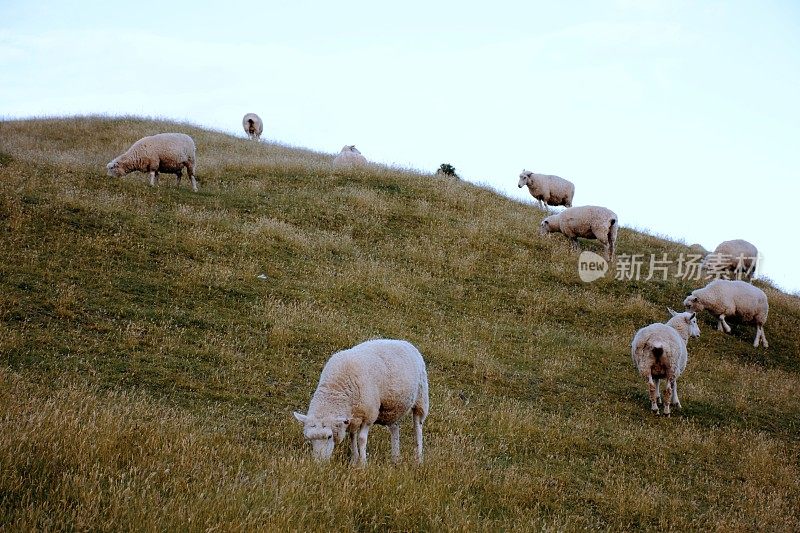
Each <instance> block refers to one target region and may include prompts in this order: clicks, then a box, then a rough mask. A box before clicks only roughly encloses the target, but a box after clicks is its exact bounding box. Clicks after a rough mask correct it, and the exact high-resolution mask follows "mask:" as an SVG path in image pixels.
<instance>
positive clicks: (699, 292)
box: [683, 279, 769, 348]
mask: <svg viewBox="0 0 800 533" xmlns="http://www.w3.org/2000/svg"><path fill="white" fill-rule="evenodd" d="M683 305H684V307H686V310H687V311H694V312H696V313H699V312H700V311H702V310H704V309H705V310H707V311H708V312H710V313H711V314H712V315H714V316H716V317H717V329H718V330H719V331H724V332H725V333H730V332H731V327H730V326H729V325H728V323H727V322H725V317H727V316H737V317H739V318H740V319H741V320H742V322H745V323H748V324H755V325H756V338H755V340H754V341H753V346H755V347H756V348H758V345H759V342H763V344H764V348H769V343H768V342H767V337H766V335H764V324H765V323H766V322H767V315H769V302H768V301H767V295H766V294H764V291H762V290H761V289H759V288H758V287H756V286H754V285H751V284H750V283H747V282H745V281H740V280H733V281H731V280H726V279H715V280H713V281H712V282H711V283H709V284H708V285H706V286H705V287H703V288H702V289H695V290H693V291H692V294H690V295H689V296H687V297H686V299H685V300H684V301H683Z"/></svg>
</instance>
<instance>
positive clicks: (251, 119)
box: [242, 113, 264, 141]
mask: <svg viewBox="0 0 800 533" xmlns="http://www.w3.org/2000/svg"><path fill="white" fill-rule="evenodd" d="M242 127H243V128H244V132H245V134H247V136H248V137H249V138H251V139H253V140H254V141H257V140H259V139H260V138H261V133H262V132H263V131H264V123H263V122H261V117H259V116H258V115H256V114H255V113H248V114H246V115H245V116H244V118H242Z"/></svg>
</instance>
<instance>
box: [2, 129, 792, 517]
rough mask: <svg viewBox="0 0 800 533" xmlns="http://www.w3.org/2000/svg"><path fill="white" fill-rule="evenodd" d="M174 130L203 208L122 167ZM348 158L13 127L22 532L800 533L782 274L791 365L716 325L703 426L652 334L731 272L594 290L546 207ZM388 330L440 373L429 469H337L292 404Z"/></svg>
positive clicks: (750, 333) (6, 430)
mask: <svg viewBox="0 0 800 533" xmlns="http://www.w3.org/2000/svg"><path fill="white" fill-rule="evenodd" d="M161 131H183V132H186V133H189V134H190V135H192V136H193V137H194V138H195V141H196V143H197V147H198V171H197V173H198V176H199V180H200V192H199V193H197V194H194V193H192V192H191V191H190V190H189V188H188V187H187V185H186V183H185V180H184V183H182V185H181V187H176V185H175V181H174V178H170V177H169V176H162V179H161V183H160V185H159V186H158V187H157V188H149V187H148V186H147V185H146V176H144V175H142V174H138V173H137V174H131V175H128V176H126V177H124V178H121V179H114V178H108V177H106V176H105V164H106V163H107V162H108V161H110V160H111V159H112V158H113V157H115V156H116V155H119V154H120V153H121V152H123V151H124V150H125V149H126V148H127V147H128V146H129V145H130V144H131V143H132V142H134V141H135V140H137V139H138V138H140V137H142V136H144V135H149V134H153V133H157V132H161ZM330 160H331V156H330V155H327V154H319V153H315V152H311V151H306V150H301V149H296V148H290V147H286V146H281V145H276V144H269V143H254V142H250V141H246V140H244V139H241V138H234V137H231V136H228V135H225V134H222V133H218V132H214V131H208V130H203V129H200V128H197V127H195V126H192V125H189V124H175V123H170V122H165V121H158V120H144V119H137V118H119V119H109V118H97V117H86V118H69V119H42V120H29V121H4V122H0V257H1V258H2V261H0V413H1V415H0V435H1V436H0V524H5V525H6V526H7V527H8V528H9V529H11V530H30V529H37V530H108V531H112V530H113V531H117V530H130V529H136V530H154V531H156V530H158V531H163V530H204V529H212V528H216V529H222V530H242V531H252V530H286V529H292V530H300V529H310V530H320V529H333V528H345V529H351V530H352V529H356V530H386V529H389V530H418V529H421V530H442V529H448V530H471V531H472V530H502V529H505V530H541V529H549V530H575V529H587V528H588V529H612V530H632V529H645V530H656V529H659V530H663V529H671V530H687V529H691V530H699V529H722V530H777V531H789V530H798V529H800V461H799V460H798V459H799V458H800V453H799V452H800V444H799V443H800V395H798V394H797V390H798V386H800V335H798V333H797V332H798V330H800V300H798V298H797V297H796V296H791V295H786V294H783V293H781V292H779V291H777V290H776V289H774V288H772V287H771V286H770V285H769V284H768V283H763V282H759V283H758V284H759V286H761V287H762V288H764V290H765V291H766V292H767V294H768V295H769V298H770V317H769V321H768V323H767V325H766V334H767V338H768V339H769V342H770V348H769V349H768V350H764V349H755V348H753V347H752V340H753V337H754V335H755V331H754V327H753V326H749V325H742V324H736V323H735V322H734V323H732V326H733V334H732V335H723V334H721V333H719V332H717V331H716V330H715V329H714V325H715V321H714V319H713V318H712V317H711V316H710V315H707V314H706V315H703V316H701V321H700V322H701V324H700V325H701V330H702V336H701V337H700V338H699V339H696V340H692V341H691V342H690V345H689V353H690V359H689V365H688V368H687V370H686V372H685V374H684V375H683V376H682V377H681V379H680V380H679V386H680V392H681V400H682V404H683V406H684V407H683V410H681V411H678V412H677V414H675V415H673V417H672V418H658V417H654V416H652V415H651V414H650V413H649V404H648V400H647V393H646V388H645V384H644V383H643V382H641V381H640V378H639V377H638V376H637V375H636V373H635V371H634V369H633V367H632V364H631V361H630V348H629V345H630V340H631V338H632V337H633V334H634V333H635V331H636V330H637V329H638V328H640V327H642V326H644V325H647V324H649V323H651V322H654V321H665V320H666V318H667V313H666V307H667V306H671V307H674V308H679V307H680V305H681V302H682V300H683V298H684V297H685V295H686V294H687V293H688V292H689V291H690V290H691V289H692V288H695V287H697V286H699V285H700V284H702V282H689V281H683V280H680V279H670V280H668V281H658V282H656V281H649V282H645V281H639V282H622V281H616V280H613V279H610V277H609V279H603V280H600V281H598V282H595V283H591V284H584V283H582V282H581V281H580V280H579V279H578V276H577V271H576V266H577V254H576V253H574V252H572V251H571V250H570V249H569V245H568V242H567V240H566V239H564V238H560V236H558V235H551V236H541V235H539V234H538V232H537V226H538V222H539V221H540V220H541V218H542V216H543V212H542V211H539V210H537V209H536V208H534V207H532V206H531V205H530V204H523V203H520V202H516V201H513V200H511V199H508V198H504V197H502V196H500V195H498V194H496V193H495V192H493V191H490V190H487V189H484V188H481V187H477V186H474V185H471V184H469V183H466V182H461V181H454V180H448V179H444V178H441V179H440V178H436V177H433V176H431V175H421V174H419V173H414V172H408V171H404V170H402V169H393V168H386V167H382V166H377V165H375V166H369V167H366V168H364V169H357V170H350V171H343V170H336V169H334V168H332V167H331V166H330ZM509 179H511V180H513V179H514V177H510V178H509ZM616 210H617V212H618V213H620V215H621V216H622V219H623V220H622V221H623V223H624V222H625V220H624V210H623V208H622V207H621V206H617V207H616ZM655 229H657V228H655ZM619 239H620V240H619V244H618V253H621V254H625V253H628V254H631V253H644V254H647V255H648V256H649V254H650V253H656V254H661V253H665V252H666V253H669V254H670V255H674V254H678V253H681V252H687V251H688V248H687V247H686V246H684V245H682V244H679V243H675V242H670V241H668V240H665V239H662V238H659V237H656V236H652V235H648V234H645V233H641V232H637V231H633V230H630V229H625V228H623V229H622V230H621V231H620V238H619ZM583 244H584V246H585V247H586V248H588V249H592V250H595V251H599V250H600V248H599V247H598V246H597V245H596V243H593V242H588V241H587V242H584V243H583ZM262 273H264V274H266V275H267V279H266V280H261V279H259V278H258V277H257V276H258V275H259V274H262ZM375 336H385V337H397V338H404V339H407V340H409V341H411V342H413V343H414V344H415V345H417V346H418V347H419V348H420V350H421V351H422V353H423V354H424V356H425V358H426V361H427V362H428V370H429V376H430V384H431V414H430V417H429V419H428V422H427V423H426V428H425V437H426V463H425V464H424V465H422V466H420V467H417V466H411V465H412V461H411V458H412V453H411V451H412V440H413V439H412V435H411V431H410V424H405V425H404V426H403V429H402V434H401V438H402V451H403V457H404V464H403V466H401V467H395V466H393V465H391V463H390V461H389V442H388V441H389V437H388V431H385V430H384V429H383V428H377V429H375V430H374V431H373V432H372V435H371V439H370V444H369V446H370V463H369V466H368V467H367V468H366V469H354V468H350V467H349V466H348V465H347V463H346V450H344V449H338V450H337V451H336V453H335V455H334V460H333V462H332V463H331V464H327V465H318V464H314V463H313V462H312V461H311V460H310V458H309V453H308V450H307V449H306V448H305V445H304V443H303V439H302V432H301V429H300V426H299V425H298V424H297V423H296V422H295V421H294V419H293V418H292V417H291V412H292V411H293V410H301V411H304V410H305V408H306V406H307V405H308V401H309V399H310V397H311V394H312V393H313V390H314V388H315V386H316V383H317V379H318V376H319V372H320V370H321V369H322V365H323V364H324V362H325V361H326V360H327V358H328V357H329V356H330V354H332V353H333V352H335V351H337V350H340V349H343V348H346V347H349V346H352V345H354V344H356V343H358V342H360V341H363V340H365V339H368V338H371V337H375Z"/></svg>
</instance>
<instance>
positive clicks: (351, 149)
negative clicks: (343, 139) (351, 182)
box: [333, 144, 367, 166]
mask: <svg viewBox="0 0 800 533" xmlns="http://www.w3.org/2000/svg"><path fill="white" fill-rule="evenodd" d="M366 162H367V158H366V157H364V156H363V155H361V152H359V151H358V150H357V149H356V145H354V144H349V145H347V144H346V145H345V146H343V147H342V151H341V152H339V153H338V154H337V155H336V157H335V158H334V160H333V164H334V165H336V166H351V165H363V164H365V163H366Z"/></svg>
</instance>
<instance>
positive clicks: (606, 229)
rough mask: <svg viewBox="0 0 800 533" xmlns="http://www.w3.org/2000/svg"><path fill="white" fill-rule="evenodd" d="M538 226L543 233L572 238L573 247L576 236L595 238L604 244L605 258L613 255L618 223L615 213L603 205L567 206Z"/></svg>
mask: <svg viewBox="0 0 800 533" xmlns="http://www.w3.org/2000/svg"><path fill="white" fill-rule="evenodd" d="M539 228H540V231H541V232H542V233H543V234H547V233H554V232H560V233H563V234H564V235H566V236H567V237H569V238H570V239H571V240H572V246H573V247H574V248H578V237H583V238H585V239H597V240H598V241H600V242H601V243H603V244H604V245H605V256H606V259H607V260H608V261H611V258H612V257H614V250H615V247H616V242H617V231H618V230H619V223H618V219H617V214H616V213H614V212H613V211H612V210H610V209H606V208H605V207H599V206H596V205H582V206H578V207H568V208H567V209H565V210H563V211H562V212H560V213H558V214H555V215H550V216H549V217H547V218H545V219H544V220H542V223H541V225H540V226H539Z"/></svg>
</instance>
